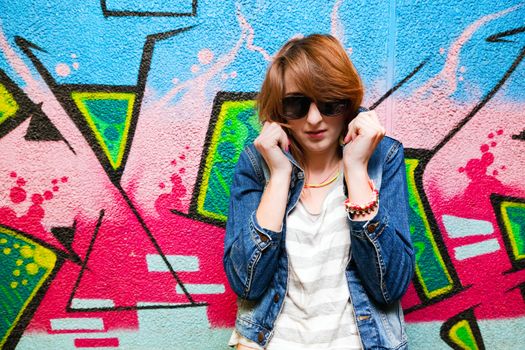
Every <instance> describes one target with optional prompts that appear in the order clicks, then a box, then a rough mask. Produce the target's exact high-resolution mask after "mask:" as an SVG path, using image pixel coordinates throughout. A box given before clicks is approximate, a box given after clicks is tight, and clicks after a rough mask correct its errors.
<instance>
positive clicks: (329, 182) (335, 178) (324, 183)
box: [304, 162, 341, 188]
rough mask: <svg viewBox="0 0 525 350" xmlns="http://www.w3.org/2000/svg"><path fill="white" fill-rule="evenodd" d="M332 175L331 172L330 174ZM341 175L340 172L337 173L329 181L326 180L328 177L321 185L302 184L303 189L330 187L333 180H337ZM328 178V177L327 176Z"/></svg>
mask: <svg viewBox="0 0 525 350" xmlns="http://www.w3.org/2000/svg"><path fill="white" fill-rule="evenodd" d="M338 168H339V162H338V163H337V167H336V169H338ZM330 174H332V172H331V173H330ZM340 174H341V172H340V171H338V172H337V173H336V174H335V176H334V177H332V178H331V179H330V180H328V177H327V178H326V179H325V180H324V181H322V182H321V183H318V184H304V188H321V187H325V186H328V185H330V184H331V183H332V182H334V181H335V180H337V178H338V177H339V175H340ZM328 176H330V175H328Z"/></svg>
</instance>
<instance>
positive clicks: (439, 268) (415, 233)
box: [405, 158, 454, 299]
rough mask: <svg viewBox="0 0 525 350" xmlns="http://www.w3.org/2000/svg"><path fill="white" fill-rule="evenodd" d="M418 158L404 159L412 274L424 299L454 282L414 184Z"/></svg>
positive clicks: (450, 287)
mask: <svg viewBox="0 0 525 350" xmlns="http://www.w3.org/2000/svg"><path fill="white" fill-rule="evenodd" d="M418 164H419V160H417V159H408V158H407V159H405V166H406V170H407V182H408V195H409V204H410V212H409V223H410V234H411V236H412V242H413V244H414V249H415V254H416V276H417V279H418V281H419V283H420V284H421V286H422V287H423V291H424V293H425V296H426V297H427V298H428V299H432V298H435V297H439V296H442V295H445V294H447V293H448V292H450V291H451V290H452V289H453V288H454V282H453V280H452V278H451V276H450V273H449V271H448V269H447V266H446V265H445V262H444V260H443V257H442V256H441V253H440V252H439V249H438V246H437V244H436V241H435V239H434V236H433V233H432V230H431V228H430V224H429V222H428V218H427V215H426V213H425V210H424V207H423V203H422V201H421V196H420V194H419V191H418V189H417V186H416V180H415V171H416V169H417V167H418Z"/></svg>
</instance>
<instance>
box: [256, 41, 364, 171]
mask: <svg viewBox="0 0 525 350" xmlns="http://www.w3.org/2000/svg"><path fill="white" fill-rule="evenodd" d="M285 71H286V72H287V74H288V76H289V77H291V79H293V80H294V82H295V84H296V85H297V86H298V87H299V89H300V90H301V91H300V92H301V93H303V94H304V95H305V96H308V97H310V98H311V99H312V100H314V102H316V101H333V100H341V99H347V100H349V101H350V104H349V108H348V112H347V114H346V116H345V117H346V123H345V125H348V123H349V122H350V120H351V119H352V118H354V117H355V116H356V115H357V110H358V108H359V106H360V105H361V102H362V100H363V94H364V87H363V83H362V81H361V78H360V77H359V74H358V73H357V70H356V69H355V67H354V65H353V64H352V61H350V58H349V57H348V55H347V54H346V52H345V49H344V48H343V46H342V45H341V43H340V42H339V41H338V40H337V39H336V38H335V37H333V36H332V35H328V34H312V35H309V36H307V37H304V38H300V39H292V40H290V41H288V42H287V43H286V44H284V46H283V47H282V48H281V50H279V52H278V53H277V55H276V56H275V58H274V59H273V61H272V63H271V64H270V66H269V67H268V70H267V72H266V76H265V78H264V81H263V84H262V87H261V91H260V93H259V95H258V96H257V108H258V112H259V119H260V120H261V121H262V122H264V121H274V122H278V123H282V124H286V120H285V119H284V118H283V117H282V114H283V112H282V99H283V97H284V92H285V87H284V72H285ZM285 131H286V132H287V134H288V137H289V139H290V141H291V152H292V154H293V156H294V157H295V158H296V159H297V160H298V161H299V163H300V164H301V165H304V156H303V152H302V150H301V147H300V145H299V144H298V143H297V142H296V141H295V140H294V138H293V136H292V135H291V133H289V132H288V130H287V129H286V128H285ZM344 133H346V127H345V130H344Z"/></svg>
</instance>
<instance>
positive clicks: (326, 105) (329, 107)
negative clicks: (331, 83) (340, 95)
mask: <svg viewBox="0 0 525 350" xmlns="http://www.w3.org/2000/svg"><path fill="white" fill-rule="evenodd" d="M346 106H347V103H346V101H333V102H319V103H318V108H319V112H321V114H323V115H326V116H338V115H342V114H344V113H345V111H346Z"/></svg>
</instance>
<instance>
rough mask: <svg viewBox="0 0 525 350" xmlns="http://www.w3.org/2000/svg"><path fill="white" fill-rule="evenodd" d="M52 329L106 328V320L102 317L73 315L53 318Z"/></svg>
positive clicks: (100, 329)
mask: <svg viewBox="0 0 525 350" xmlns="http://www.w3.org/2000/svg"><path fill="white" fill-rule="evenodd" d="M50 321H51V329H52V330H54V331H66V330H67V331H70V330H97V331H103V330H104V320H103V319H101V318H94V317H93V318H91V317H85V318H81V317H77V318H75V317H71V318H55V319H51V320H50Z"/></svg>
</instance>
